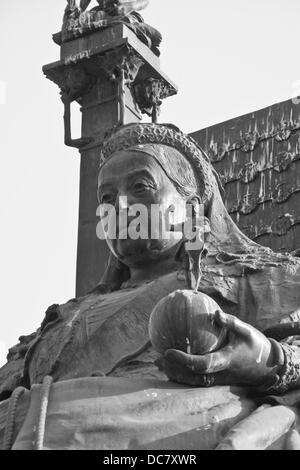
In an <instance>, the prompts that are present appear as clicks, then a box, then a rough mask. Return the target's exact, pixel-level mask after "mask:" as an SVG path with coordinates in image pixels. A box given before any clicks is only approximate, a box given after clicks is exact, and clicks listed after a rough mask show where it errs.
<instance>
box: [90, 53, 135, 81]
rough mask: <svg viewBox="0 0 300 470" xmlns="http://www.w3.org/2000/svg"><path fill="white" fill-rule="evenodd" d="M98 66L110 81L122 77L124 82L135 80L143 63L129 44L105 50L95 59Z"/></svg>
mask: <svg viewBox="0 0 300 470" xmlns="http://www.w3.org/2000/svg"><path fill="white" fill-rule="evenodd" d="M97 62H98V66H99V67H100V68H101V69H102V71H103V72H104V74H105V76H106V77H107V78H108V80H110V81H118V80H119V79H120V78H121V77H124V80H125V83H126V84H129V85H130V84H131V83H133V82H134V81H135V79H136V77H137V75H138V73H139V71H140V68H141V67H142V65H144V60H143V59H142V57H141V56H140V55H139V54H137V53H136V52H135V51H133V49H132V48H130V47H129V46H123V47H120V48H118V49H115V50H112V51H109V52H107V53H106V54H105V55H103V56H99V57H98V59H97Z"/></svg>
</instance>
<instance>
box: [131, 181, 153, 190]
mask: <svg viewBox="0 0 300 470" xmlns="http://www.w3.org/2000/svg"><path fill="white" fill-rule="evenodd" d="M132 189H133V190H134V191H135V192H139V193H140V192H143V191H149V190H150V189H154V187H153V184H151V183H150V181H136V182H135V183H134V184H133V185H132Z"/></svg>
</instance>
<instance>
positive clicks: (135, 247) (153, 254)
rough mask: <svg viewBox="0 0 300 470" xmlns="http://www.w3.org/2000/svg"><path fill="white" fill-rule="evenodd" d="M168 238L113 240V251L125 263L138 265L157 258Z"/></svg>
mask: <svg viewBox="0 0 300 470" xmlns="http://www.w3.org/2000/svg"><path fill="white" fill-rule="evenodd" d="M169 244H170V240H140V239H138V240H114V241H113V243H112V247H113V251H114V252H115V254H116V255H117V256H118V258H119V259H120V260H121V261H122V262H123V263H125V264H127V265H140V264H145V263H147V262H150V261H155V260H157V259H159V258H160V257H161V256H162V255H163V252H164V251H165V250H167V249H168V248H169Z"/></svg>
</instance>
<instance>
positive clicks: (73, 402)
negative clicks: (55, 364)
mask: <svg viewBox="0 0 300 470" xmlns="http://www.w3.org/2000/svg"><path fill="white" fill-rule="evenodd" d="M287 395H289V397H288V398H287V399H286V400H287V401H286V402H284V396H282V397H278V401H277V397H275V398H272V399H269V400H268V399H265V400H264V398H261V399H260V400H261V402H262V403H263V402H264V401H266V403H265V404H263V405H260V403H259V400H258V399H254V398H251V397H250V395H249V392H247V391H246V390H245V389H241V388H237V387H213V388H210V389H205V388H191V387H186V386H180V385H177V384H174V383H172V382H161V381H157V380H135V381H132V380H129V379H125V378H115V377H114V378H112V377H111V378H109V377H105V378H98V377H97V378H96V377H95V378H82V379H76V380H67V381H62V382H57V383H54V384H53V385H52V387H51V389H50V393H49V402H48V408H47V413H46V418H45V433H44V438H43V448H44V449H51V450H57V449H69V450H75V449H76V450H83V449H84V450H116V449H120V450H121V449H122V450H123V449H124V450H126V449H131V450H139V449H145V450H156V449H157V450H204V449H216V448H217V449H221V450H225V449H234V450H238V449H253V450H254V449H255V450H256V449H257V450H262V449H270V448H271V449H272V448H274V449H285V448H288V449H293V448H297V445H298V444H299V439H298V438H299V435H298V434H297V432H296V429H297V428H296V421H297V415H298V411H297V406H298V404H299V403H300V394H299V392H293V393H292V395H291V394H287ZM41 397H42V385H34V386H33V387H32V389H31V392H26V393H25V394H24V395H23V396H22V397H21V398H20V401H19V404H18V408H17V413H16V423H15V431H14V445H13V449H14V450H31V449H34V448H35V445H36V437H37V436H36V433H37V432H38V429H37V428H38V421H39V416H40V407H41ZM268 401H269V403H268V404H267V402H268ZM8 404H9V400H7V401H6V402H3V403H2V404H1V406H0V438H1V440H2V439H3V433H4V428H5V423H6V421H7V419H6V418H7V416H6V415H7V411H8Z"/></svg>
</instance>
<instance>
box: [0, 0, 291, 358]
mask: <svg viewBox="0 0 300 470" xmlns="http://www.w3.org/2000/svg"><path fill="white" fill-rule="evenodd" d="M1 3H2V5H1V17H0V52H1V55H0V57H1V60H0V136H1V139H0V155H1V170H0V217H1V232H0V288H1V312H0V320H1V322H0V365H1V363H3V362H4V361H5V356H6V351H7V349H8V347H10V346H12V345H13V344H15V343H16V342H17V339H18V337H19V336H20V335H24V334H30V333H32V332H33V331H35V330H36V329H37V327H38V326H39V325H40V323H41V321H42V319H43V316H44V312H45V310H46V309H47V307H48V306H49V305H51V304H53V303H64V302H65V301H67V300H69V299H70V298H72V297H74V292H75V266H76V244H77V222H78V196H79V194H78V187H79V163H80V160H79V154H78V152H77V150H76V149H70V148H67V147H65V146H64V144H63V121H62V115H63V107H62V103H61V102H60V99H59V91H58V88H57V87H56V86H55V85H54V84H52V83H51V82H50V81H48V80H46V78H45V77H44V76H43V74H42V70H41V69H42V66H43V65H44V64H46V63H49V62H54V61H56V60H58V58H59V48H58V46H57V45H55V44H54V43H53V42H52V39H51V35H52V33H54V32H57V31H58V30H59V29H60V26H61V21H62V15H63V10H64V7H65V5H66V2H65V1H64V0H51V1H45V0H26V1H24V0H14V1H13V2H1ZM143 14H144V17H145V20H146V21H147V22H148V23H150V24H152V25H153V26H155V27H157V28H158V29H159V30H160V31H161V32H162V33H163V36H164V40H163V45H162V48H161V51H162V57H161V64H162V69H163V70H164V72H165V73H166V74H167V75H169V77H170V78H171V79H172V80H173V81H174V82H175V83H177V84H178V86H179V94H178V96H177V97H175V98H170V99H168V100H166V101H165V103H164V105H163V110H162V114H161V117H160V122H173V123H174V124H176V125H178V126H179V127H181V128H182V129H183V130H184V131H186V132H191V131H195V130H199V129H201V128H204V127H207V126H209V125H212V124H216V123H218V122H221V121H224V120H227V119H230V118H232V117H235V116H239V115H241V114H245V113H248V112H251V111H254V110H257V109H259V108H263V107H265V106H269V105H271V104H274V103H276V102H279V101H283V100H286V99H289V98H291V97H292V96H295V95H300V58H299V42H300V38H299V36H300V30H299V18H300V2H299V0H206V1H204V0H186V1H185V2H183V1H182V0H151V3H150V6H149V7H148V8H147V10H145V11H144V12H143ZM74 125H75V129H74V134H75V135H76V131H77V135H78V134H79V119H75V122H74Z"/></svg>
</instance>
